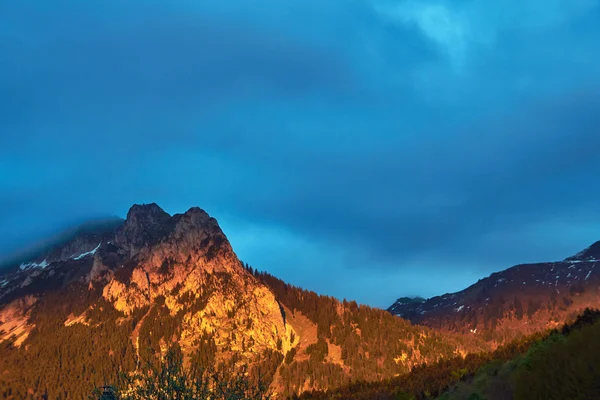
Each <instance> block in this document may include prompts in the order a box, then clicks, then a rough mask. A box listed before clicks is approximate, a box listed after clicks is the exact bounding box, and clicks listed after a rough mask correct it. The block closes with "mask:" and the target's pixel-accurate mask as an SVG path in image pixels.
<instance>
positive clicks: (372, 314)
mask: <svg viewBox="0 0 600 400" xmlns="http://www.w3.org/2000/svg"><path fill="white" fill-rule="evenodd" d="M246 267H247V269H248V271H249V272H251V273H253V274H254V276H255V277H257V278H258V279H260V280H261V281H262V282H264V283H265V284H266V285H267V286H269V287H270V288H271V290H272V291H273V292H274V293H275V296H276V298H277V300H278V301H279V302H280V303H281V304H283V305H284V306H285V307H286V308H287V309H289V310H291V311H292V312H296V311H298V312H300V313H302V314H303V315H304V316H305V317H307V318H308V319H310V320H311V321H312V322H313V323H315V324H316V325H317V336H318V341H317V343H315V344H313V345H311V346H309V347H308V349H307V353H308V355H309V359H308V360H302V361H299V362H292V359H291V358H293V357H294V355H295V352H294V354H292V355H291V356H290V358H286V363H285V364H284V365H282V366H281V368H280V370H279V372H280V374H281V376H282V378H283V381H284V385H285V390H284V391H283V394H284V395H287V396H292V395H294V394H295V393H298V392H299V390H300V389H301V388H303V387H305V380H307V379H308V382H309V384H310V387H312V388H323V389H326V388H338V387H341V386H345V385H348V384H350V383H351V382H357V381H361V382H373V381H380V380H382V379H387V378H392V377H395V376H398V375H405V374H408V373H409V372H410V366H411V364H410V363H411V362H414V363H419V362H425V361H426V362H429V363H434V362H436V361H439V360H452V359H454V358H455V357H456V353H455V351H456V348H457V347H462V348H463V349H465V350H469V351H474V352H477V351H481V350H482V349H485V348H486V347H485V344H483V343H479V342H475V341H474V339H473V337H468V338H466V337H460V336H454V335H446V334H442V333H441V332H436V331H434V330H431V329H428V328H425V327H422V326H414V325H412V324H411V323H410V322H408V321H405V320H403V319H400V318H398V317H395V316H393V315H391V314H390V313H388V312H387V311H384V310H380V309H375V308H371V307H368V306H364V305H361V306H359V305H358V304H357V303H356V302H354V301H345V300H344V301H343V302H340V301H338V300H336V299H335V298H333V297H328V296H319V295H318V294H316V293H314V292H311V291H306V290H303V289H300V288H297V287H294V286H292V285H289V284H286V283H285V282H283V281H281V280H279V279H277V278H275V277H274V276H272V275H269V274H267V273H261V272H258V271H256V270H253V269H252V268H251V267H249V266H246ZM327 341H329V342H330V343H332V344H334V345H337V346H340V348H341V361H342V362H343V367H342V366H341V365H339V364H334V363H331V362H327V356H328V346H327ZM402 355H404V356H405V361H406V362H402V361H400V359H399V357H402ZM417 357H418V359H419V361H416V360H414V359H415V358H417ZM459 358H460V357H459Z"/></svg>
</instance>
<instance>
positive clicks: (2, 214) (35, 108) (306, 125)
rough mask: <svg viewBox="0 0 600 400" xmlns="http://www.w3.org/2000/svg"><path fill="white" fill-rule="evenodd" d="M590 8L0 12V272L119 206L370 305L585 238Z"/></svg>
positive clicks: (95, 4) (592, 74)
mask: <svg viewBox="0 0 600 400" xmlns="http://www.w3.org/2000/svg"><path fill="white" fill-rule="evenodd" d="M599 44H600V1H597V0H569V1H566V0H564V1H563V0H552V1H548V0H545V1H542V0H519V1H517V0H501V1H496V2H492V3H490V2H485V1H481V0H480V1H467V0H459V1H436V0H431V1H411V0H395V1H392V0H343V1H342V0H328V1H316V0H302V1H297V0H289V1H284V2H282V1H275V0H256V1H251V2H250V1H229V0H219V1H213V0H207V1H173V2H159V1H144V2H141V1H133V0H132V1H129V2H125V3H123V2H118V1H114V0H108V1H92V0H90V1H86V2H81V1H66V0H57V1H52V2H42V1H30V2H16V1H15V2H1V3H0V54H2V58H1V59H0V93H2V96H1V97H0V220H1V221H2V223H1V224H0V259H1V258H6V257H9V256H10V255H11V254H14V252H15V251H18V250H20V249H23V248H26V247H27V246H28V245H30V244H31V243H34V242H36V241H39V240H41V239H42V238H44V237H46V236H48V235H49V234H52V233H53V232H55V231H56V230H59V229H62V228H63V227H65V226H69V225H71V224H73V223H76V222H78V221H82V220H85V219H88V218H96V217H101V216H106V215H115V214H116V215H120V216H124V215H125V214H126V212H127V209H128V208H129V206H130V205H131V204H133V203H148V202H156V203H158V204H159V205H161V206H162V207H163V208H164V209H165V210H167V211H168V212H171V213H175V212H183V211H185V210H186V209H187V208H189V207H191V206H196V205H197V206H200V207H202V208H204V209H206V210H207V211H208V212H209V213H210V214H211V215H213V216H215V217H216V218H217V219H218V220H219V222H220V223H221V225H222V227H223V228H224V230H225V233H226V234H227V235H228V237H229V238H230V240H231V242H232V244H233V246H234V248H235V250H236V252H237V253H238V255H239V256H240V258H242V259H243V260H245V261H247V262H249V263H251V264H252V265H253V266H255V267H257V268H259V269H263V270H267V271H269V272H272V273H273V274H275V275H277V276H279V277H281V278H283V279H285V280H287V281H289V282H291V283H293V284H296V285H300V286H302V287H305V288H309V289H313V290H316V291H318V292H320V293H324V294H329V295H334V296H337V297H340V298H344V297H345V298H348V299H356V300H358V301H360V302H363V303H368V304H371V305H375V306H380V307H386V306H388V305H389V304H391V303H392V302H393V301H394V300H395V299H396V298H397V297H400V296H404V295H423V296H432V295H437V294H442V293H445V292H448V291H455V290H459V289H461V288H463V287H465V286H467V285H469V284H471V283H473V282H474V281H476V280H477V279H479V278H481V277H484V276H487V275H488V274H489V273H491V272H493V271H496V270H499V269H503V268H506V267H508V266H510V265H513V264H516V263H519V262H528V261H538V260H555V259H562V258H564V257H567V256H569V255H571V254H572V253H575V252H577V251H579V250H580V249H581V248H583V247H585V246H587V245H589V244H590V243H591V242H594V241H596V240H600V207H599V206H598V200H597V199H598V198H600V186H599V185H597V184H596V181H597V177H598V176H600V163H599V162H598V161H597V157H598V149H599V148H600V131H599V127H600V114H599V113H598V112H597V110H599V109H600V90H599V89H600V53H599V52H598V46H599Z"/></svg>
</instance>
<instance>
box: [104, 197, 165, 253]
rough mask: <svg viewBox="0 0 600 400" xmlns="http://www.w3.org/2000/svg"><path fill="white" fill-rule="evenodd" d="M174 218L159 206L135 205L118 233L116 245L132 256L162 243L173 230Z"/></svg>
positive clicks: (152, 204) (153, 204)
mask: <svg viewBox="0 0 600 400" xmlns="http://www.w3.org/2000/svg"><path fill="white" fill-rule="evenodd" d="M173 225H174V224H173V220H172V217H171V216H170V215H169V214H168V213H166V212H165V211H164V210H163V209H162V208H160V207H159V206H158V205H157V204H155V203H151V204H142V205H139V204H135V205H133V206H132V207H131V208H130V209H129V211H128V212H127V219H126V220H125V223H124V224H123V226H122V227H121V229H120V230H119V231H118V232H117V236H116V243H117V244H118V245H119V246H120V247H122V248H123V249H124V250H125V251H126V252H127V253H129V255H130V256H133V255H135V254H136V253H137V252H139V250H140V249H141V248H143V247H145V246H148V245H152V244H155V243H158V242H160V241H161V240H162V239H164V238H165V237H167V236H168V235H169V234H170V233H171V232H172V230H173Z"/></svg>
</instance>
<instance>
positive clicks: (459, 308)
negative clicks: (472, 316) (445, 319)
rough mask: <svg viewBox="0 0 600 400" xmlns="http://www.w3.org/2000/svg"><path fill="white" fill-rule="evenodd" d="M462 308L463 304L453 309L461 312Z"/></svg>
mask: <svg viewBox="0 0 600 400" xmlns="http://www.w3.org/2000/svg"><path fill="white" fill-rule="evenodd" d="M463 308H465V306H464V305H462V306H460V307H458V308H455V309H454V311H456V312H461V311H462V309H463Z"/></svg>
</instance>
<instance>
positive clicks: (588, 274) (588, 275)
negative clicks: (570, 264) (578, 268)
mask: <svg viewBox="0 0 600 400" xmlns="http://www.w3.org/2000/svg"><path fill="white" fill-rule="evenodd" d="M595 266H596V264H594V265H592V268H591V269H590V271H589V272H588V273H587V275H586V276H585V280H586V281H587V280H588V278H589V277H590V275H591V274H592V271H593V270H594V267H595Z"/></svg>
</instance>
